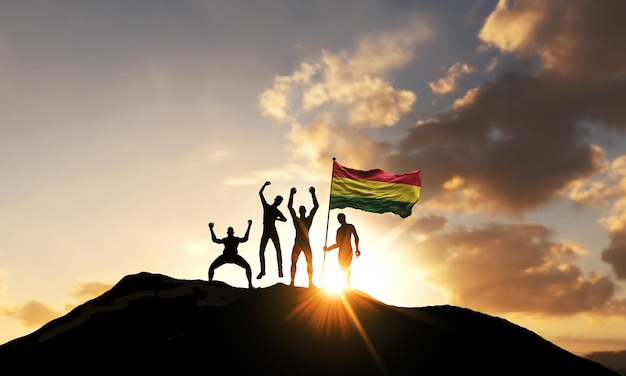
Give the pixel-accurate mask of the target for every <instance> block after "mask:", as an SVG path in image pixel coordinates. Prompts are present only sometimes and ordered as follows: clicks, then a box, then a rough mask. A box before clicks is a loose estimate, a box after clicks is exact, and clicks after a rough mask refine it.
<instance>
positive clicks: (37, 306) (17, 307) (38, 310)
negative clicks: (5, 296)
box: [0, 300, 61, 327]
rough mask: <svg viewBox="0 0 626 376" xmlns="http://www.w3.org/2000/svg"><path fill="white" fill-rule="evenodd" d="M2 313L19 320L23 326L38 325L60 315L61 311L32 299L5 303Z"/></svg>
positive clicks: (0, 308)
mask: <svg viewBox="0 0 626 376" xmlns="http://www.w3.org/2000/svg"><path fill="white" fill-rule="evenodd" d="M0 314H2V315H3V316H7V317H12V318H14V319H16V320H18V322H19V323H20V324H22V325H23V326H26V327H38V326H41V325H44V324H46V323H47V322H49V321H51V320H53V319H55V318H57V317H59V316H60V315H61V312H60V311H57V310H55V309H54V308H52V307H50V306H49V305H47V304H46V303H43V302H41V301H38V300H31V301H29V302H26V303H23V304H4V305H2V307H0Z"/></svg>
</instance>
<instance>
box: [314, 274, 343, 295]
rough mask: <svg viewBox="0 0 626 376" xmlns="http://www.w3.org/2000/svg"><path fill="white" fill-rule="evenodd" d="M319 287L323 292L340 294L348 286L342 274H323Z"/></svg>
mask: <svg viewBox="0 0 626 376" xmlns="http://www.w3.org/2000/svg"><path fill="white" fill-rule="evenodd" d="M320 287H321V288H322V289H323V291H324V292H325V293H327V294H330V295H337V294H341V293H342V292H343V291H344V290H346V289H347V288H348V286H346V284H345V281H344V280H343V278H342V276H341V275H337V274H331V275H325V276H324V280H323V281H322V285H321V286H320Z"/></svg>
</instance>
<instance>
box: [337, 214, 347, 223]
mask: <svg viewBox="0 0 626 376" xmlns="http://www.w3.org/2000/svg"><path fill="white" fill-rule="evenodd" d="M337 220H338V221H339V223H341V224H342V225H343V224H345V223H346V215H345V214H343V213H339V214H337Z"/></svg>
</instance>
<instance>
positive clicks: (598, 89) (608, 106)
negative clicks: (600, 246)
mask: <svg viewBox="0 0 626 376" xmlns="http://www.w3.org/2000/svg"><path fill="white" fill-rule="evenodd" d="M622 8H624V10H626V3H624V2H616V1H607V2H599V3H595V2H594V3H592V2H586V1H571V2H569V1H568V2H566V3H565V2H560V1H554V2H540V1H516V2H514V3H513V5H509V2H507V1H501V2H499V3H498V6H497V8H496V9H495V10H494V11H493V12H492V13H491V15H490V16H489V17H488V18H487V21H486V22H485V24H484V26H483V28H482V30H481V32H480V34H479V37H480V38H481V39H482V41H484V42H485V43H488V44H489V45H490V46H491V47H494V48H498V49H500V50H501V51H502V52H503V53H513V54H516V55H517V56H520V57H538V58H539V59H540V61H541V62H542V65H540V66H538V67H537V66H531V68H529V69H525V68H523V67H516V68H515V70H509V71H505V72H503V73H502V74H501V75H500V76H499V77H497V78H496V79H495V80H493V81H491V82H486V83H484V84H482V85H480V86H478V87H476V88H474V89H472V90H471V91H469V92H468V93H467V94H466V95H465V96H464V97H463V98H461V99H459V100H457V101H456V102H455V104H454V106H453V107H452V109H451V111H450V112H448V113H443V114H440V115H439V116H437V117H431V119H429V120H428V121H426V122H419V123H418V124H419V125H418V126H416V127H415V128H413V129H411V130H410V131H409V133H408V135H407V136H406V137H405V138H404V139H402V140H400V142H399V146H398V147H397V148H396V152H395V153H394V154H393V155H392V156H390V158H389V160H387V161H385V162H384V163H386V164H387V165H388V166H390V168H392V169H393V170H396V171H402V170H411V169H415V168H419V169H421V170H422V171H423V175H424V176H425V177H428V180H426V178H425V181H428V182H429V185H428V189H429V195H428V196H425V197H424V200H422V204H423V205H428V206H430V207H432V208H434V209H437V210H459V211H489V212H493V213H503V214H507V215H519V214H522V213H524V212H528V211H530V210H534V209H536V208H539V207H541V206H542V205H545V204H546V203H548V202H550V201H552V200H554V199H557V198H561V197H563V195H564V194H567V193H571V190H570V188H571V185H572V184H574V183H575V182H585V181H587V180H588V179H591V178H592V177H594V176H596V174H598V173H599V172H601V171H603V169H604V168H605V167H606V160H605V157H606V155H605V154H606V152H605V150H604V149H603V148H602V147H601V146H600V145H596V144H594V143H593V142H592V138H591V134H590V132H589V128H595V129H596V130H600V131H608V132H619V133H621V134H623V133H624V132H625V131H626V107H624V106H622V105H619V103H624V101H626V80H624V79H623V74H624V73H625V69H626V63H625V62H626V57H624V56H623V54H624V52H623V48H622V47H621V42H619V41H618V40H617V38H619V37H617V36H618V35H624V34H626V31H625V32H620V31H623V30H624V27H625V26H624V23H623V22H622V20H621V17H620V16H616V15H617V14H623V13H624V11H623V10H622V11H620V10H621V9H622ZM585 33H586V34H585ZM582 34H584V35H582ZM591 52H593V53H591ZM596 59H597V60H598V62H599V64H597V65H596V64H595V63H594V62H595V60H596ZM583 124H584V126H583ZM455 178H456V179H457V180H458V181H462V185H458V186H457V187H456V188H455V189H450V188H449V187H448V185H447V184H448V182H450V181H451V179H455ZM598 188H601V189H602V190H606V191H607V192H608V191H609V190H611V189H612V188H610V187H609V186H598ZM594 195H595V196H596V199H599V196H598V194H594ZM578 199H582V197H579V198H578ZM593 199H594V198H593V197H592V196H591V195H590V196H588V197H587V200H593ZM613 252H615V251H610V252H608V253H609V254H611V253H613Z"/></svg>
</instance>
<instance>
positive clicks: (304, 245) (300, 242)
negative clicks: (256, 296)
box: [287, 187, 319, 287]
mask: <svg viewBox="0 0 626 376" xmlns="http://www.w3.org/2000/svg"><path fill="white" fill-rule="evenodd" d="M309 192H311V198H312V199H313V208H312V209H311V212H310V213H309V215H308V216H307V215H306V208H305V207H304V206H300V208H299V210H298V211H299V213H300V216H299V217H298V216H297V215H296V211H295V210H294V209H293V196H294V195H295V194H296V188H291V192H290V194H289V202H288V204H287V208H289V213H290V214H291V219H293V226H294V227H295V230H296V239H295V241H294V244H293V249H292V250H291V283H290V284H289V285H290V286H293V285H294V279H295V278H296V264H297V262H298V257H299V256H300V253H304V257H305V259H306V272H307V274H308V276H309V287H315V286H314V285H313V253H312V252H311V243H310V240H309V230H310V229H311V224H312V223H313V217H314V216H315V213H316V212H317V208H319V204H318V203H317V197H316V196H315V188H314V187H310V188H309Z"/></svg>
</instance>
